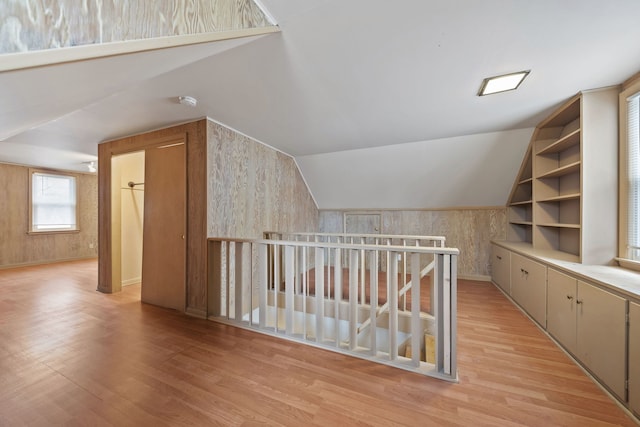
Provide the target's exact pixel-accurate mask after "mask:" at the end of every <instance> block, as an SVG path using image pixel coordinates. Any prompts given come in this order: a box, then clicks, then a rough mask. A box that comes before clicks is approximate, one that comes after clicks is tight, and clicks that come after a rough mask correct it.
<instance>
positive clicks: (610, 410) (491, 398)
mask: <svg viewBox="0 0 640 427" xmlns="http://www.w3.org/2000/svg"><path fill="white" fill-rule="evenodd" d="M96 281H97V263H96V261H78V262H69V263H60V264H52V265H48V266H41V267H26V268H18V269H11V270H0V425H1V426H20V425H33V426H40V425H42V426H52V425H69V426H81V425H86V426H183V425H185V426H186V425H189V426H211V425H214V426H215V425H223V426H240V425H257V424H262V425H286V426H309V425H316V426H338V425H340V426H346V425H373V426H390V425H411V426H418V425H419V426H449V425H452V426H613V425H619V426H634V425H636V424H635V422H634V421H633V420H632V419H631V418H629V417H628V416H627V415H626V414H625V412H624V411H623V410H622V409H620V408H619V407H618V406H617V405H616V404H615V403H614V402H613V400H611V398H609V397H608V396H607V395H606V394H605V393H603V392H602V391H601V390H600V389H599V388H598V387H597V386H596V385H595V384H594V383H593V382H592V381H591V380H590V379H589V378H588V377H587V376H586V375H585V374H584V373H583V372H582V371H581V370H580V369H579V368H578V367H577V366H575V365H574V363H573V362H572V361H571V360H570V359H569V358H568V357H567V356H566V355H565V354H564V353H563V352H562V351H560V350H559V349H558V348H557V347H556V346H555V345H554V344H553V343H552V342H551V341H550V340H549V339H548V338H547V337H546V336H545V335H544V334H543V333H542V332H541V331H540V330H539V329H538V328H537V327H535V326H534V325H533V324H532V323H531V321H530V320H528V319H527V318H526V317H525V316H524V315H523V314H522V313H521V312H520V311H519V310H518V309H517V308H515V307H514V306H513V305H512V304H511V303H510V302H509V301H508V300H507V299H506V298H505V297H504V296H503V295H502V294H501V293H500V292H499V291H498V290H497V289H496V288H495V287H494V286H493V285H492V284H490V283H483V282H472V281H460V283H459V310H458V311H459V316H458V330H459V335H458V351H459V353H458V354H459V359H458V360H459V374H460V383H458V384H452V383H447V382H443V381H439V380H436V379H432V378H427V377H424V376H421V375H417V374H413V373H410V372H405V371H402V370H398V369H394V368H391V367H387V366H382V365H378V364H374V363H371V362H367V361H363V360H360V359H355V358H350V357H347V356H344V355H340V354H336V353H332V352H329V351H325V350H320V349H316V348H312V347H307V346H304V345H301V344H297V343H293V342H288V341H284V340H280V339H276V338H272V337H269V336H266V335H262V334H258V333H254V332H250V331H245V330H241V329H237V328H233V327H229V326H224V325H220V324H217V323H214V322H211V321H206V320H200V319H195V318H190V317H187V316H185V315H183V314H180V313H178V312H175V311H172V310H166V309H161V308H157V307H153V306H150V305H145V304H141V303H140V302H139V293H140V289H139V287H135V286H134V287H131V286H130V287H126V288H125V290H124V291H123V292H122V293H119V294H114V295H105V294H101V293H99V292H96V291H95V289H96V285H97V283H96Z"/></svg>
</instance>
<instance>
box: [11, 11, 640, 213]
mask: <svg viewBox="0 0 640 427" xmlns="http://www.w3.org/2000/svg"><path fill="white" fill-rule="evenodd" d="M261 3H262V4H263V5H264V6H265V8H266V9H267V10H268V11H269V13H270V14H271V15H272V16H273V18H275V20H276V21H277V23H278V25H279V26H280V29H281V32H280V33H277V34H273V35H268V36H261V37H254V38H246V39H241V40H232V41H226V42H217V43H213V44H201V45H194V46H188V47H181V48H172V49H164V50H158V51H153V52H146V53H139V54H131V55H124V56H119V57H113V58H104V59H99V60H91V61H85V62H78V63H71V64H65V65H57V66H48V67H42V68H36V69H29V70H21V71H14V72H5V73H1V74H0V88H1V89H0V161H8V162H17V163H27V164H38V165H42V166H51V167H61V168H64V169H77V168H82V167H83V166H82V164H81V162H82V161H85V160H86V159H90V158H95V154H96V152H97V148H96V147H97V144H98V143H99V142H101V141H104V140H107V139H112V138H116V137H121V136H125V135H128V134H131V133H135V132H140V131H145V130H150V129H153V128H158V127H163V126H168V125H171V124H175V123H178V122H183V121H186V120H191V119H197V118H200V117H204V116H208V117H210V118H212V119H214V120H216V121H218V122H220V123H222V124H224V125H227V126H229V127H231V128H234V129H236V130H238V131H239V132H242V133H244V134H246V135H248V136H251V137H253V138H255V139H256V140H258V141H261V142H263V143H265V144H268V145H270V146H272V147H275V148H277V149H279V150H281V151H283V152H285V153H288V154H290V155H292V156H293V157H295V158H296V160H297V161H298V164H299V165H300V168H301V171H302V173H303V175H304V177H305V179H306V180H307V183H308V184H309V187H310V190H311V192H312V194H313V195H314V197H315V199H316V201H317V202H318V205H319V207H320V208H327V209H334V208H423V207H424V208H426V207H452V206H491V205H501V204H504V203H505V201H506V198H507V196H508V193H509V190H510V188H511V184H512V181H513V179H514V177H515V174H516V172H517V169H518V167H519V165H520V162H521V160H522V156H523V154H524V151H525V149H526V146H527V144H528V140H529V137H530V135H531V131H532V128H533V127H534V126H535V124H537V123H538V122H539V121H540V120H542V119H543V118H544V117H545V116H546V115H547V114H549V113H550V112H551V111H552V110H553V108H555V107H557V106H558V105H559V104H560V103H561V102H563V101H564V100H566V99H568V98H569V97H571V96H572V95H574V94H575V93H577V92H578V91H580V90H586V89H593V88H599V87H605V86H610V85H616V84H619V83H620V82H622V81H623V80H625V79H627V78H628V77H630V76H631V75H633V74H634V73H636V72H637V71H640V26H638V25H637V23H636V21H637V17H638V16H640V2H638V1H636V0H616V1H613V2H606V3H604V2H602V1H596V0H563V1H561V2H560V1H557V0H539V1H532V2H514V1H511V0H488V1H483V2H478V1H475V0H437V1H436V0H400V1H395V2H388V1H382V0H352V1H349V2H343V1H338V0H298V1H295V2H292V1H285V0H262V2H261ZM527 69H530V70H531V74H530V76H529V77H528V78H527V80H526V81H525V82H524V83H523V85H522V86H521V88H520V89H519V90H517V91H514V92H509V93H503V94H498V95H493V96H488V97H478V96H476V92H477V90H478V88H479V86H480V83H481V81H482V79H483V78H484V77H487V76H492V75H497V74H502V73H509V72H514V71H519V70H527ZM179 95H191V96H194V97H196V98H197V99H198V101H199V102H198V106H197V107H196V108H187V107H184V106H182V105H179V104H178V103H177V102H176V98H177V96H179ZM54 153H56V154H57V155H54ZM65 159H66V160H65Z"/></svg>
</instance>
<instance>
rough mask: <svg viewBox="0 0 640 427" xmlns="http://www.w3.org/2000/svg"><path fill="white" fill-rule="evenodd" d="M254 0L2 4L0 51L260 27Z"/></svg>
mask: <svg viewBox="0 0 640 427" xmlns="http://www.w3.org/2000/svg"><path fill="white" fill-rule="evenodd" d="M269 25H271V24H270V23H269V22H268V20H267V18H266V17H265V15H264V14H263V13H262V11H261V10H260V8H259V7H257V6H256V5H255V3H254V2H253V1H252V0H156V1H133V2H132V1H128V0H111V1H101V0H87V1H83V2H78V1H77V0H53V1H45V0H35V1H28V2H27V1H3V2H0V28H2V31H0V53H11V52H26V51H33V50H42V49H54V48H59V47H70V46H80V45H89V44H100V43H109V42H119V41H125V40H140V39H149V38H154V37H164V36H176V35H190V34H202V33H208V32H217V31H226V30H239V29H248V28H260V27H266V26H269Z"/></svg>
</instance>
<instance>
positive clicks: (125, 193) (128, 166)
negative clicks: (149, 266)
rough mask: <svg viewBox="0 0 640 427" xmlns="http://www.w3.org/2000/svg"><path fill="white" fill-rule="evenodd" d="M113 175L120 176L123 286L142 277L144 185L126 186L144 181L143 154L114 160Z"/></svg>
mask: <svg viewBox="0 0 640 427" xmlns="http://www.w3.org/2000/svg"><path fill="white" fill-rule="evenodd" d="M113 162H114V163H113V165H112V174H113V173H115V174H118V175H119V177H118V179H117V180H115V182H117V183H119V187H118V188H117V189H114V190H117V191H118V192H119V194H120V232H121V240H120V241H121V280H122V285H123V286H126V285H131V284H134V283H140V280H141V277H142V234H143V218H144V185H136V186H135V187H134V189H131V188H130V187H129V186H128V185H127V183H128V182H129V181H132V182H135V183H143V182H144V151H140V152H137V153H131V154H124V155H121V156H117V157H114V158H113Z"/></svg>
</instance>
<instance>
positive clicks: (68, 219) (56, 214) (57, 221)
mask: <svg viewBox="0 0 640 427" xmlns="http://www.w3.org/2000/svg"><path fill="white" fill-rule="evenodd" d="M31 185H32V187H31V208H32V219H31V220H32V225H31V228H32V231H55V230H76V229H77V227H76V179H75V177H73V176H67V175H54V174H47V173H40V172H34V173H33V175H32V183H31Z"/></svg>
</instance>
